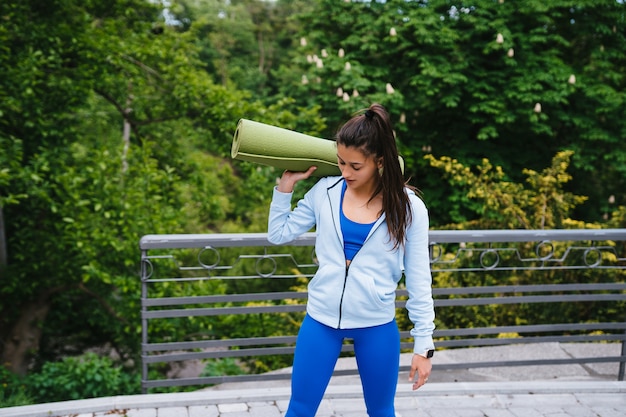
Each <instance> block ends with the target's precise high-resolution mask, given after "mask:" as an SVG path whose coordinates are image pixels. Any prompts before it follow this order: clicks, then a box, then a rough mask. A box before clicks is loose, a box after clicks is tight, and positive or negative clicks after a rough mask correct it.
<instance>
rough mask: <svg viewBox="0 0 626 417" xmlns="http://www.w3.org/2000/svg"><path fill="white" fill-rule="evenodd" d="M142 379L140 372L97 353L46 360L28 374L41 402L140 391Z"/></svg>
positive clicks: (127, 393)
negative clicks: (131, 372)
mask: <svg viewBox="0 0 626 417" xmlns="http://www.w3.org/2000/svg"><path fill="white" fill-rule="evenodd" d="M139 382H140V381H139V377H138V375H136V374H134V375H133V374H129V373H126V372H125V371H124V369H123V368H122V367H121V366H116V365H115V364H114V363H113V361H112V360H111V359H109V358H107V357H101V356H98V355H96V354H94V353H87V354H84V355H82V356H79V357H68V358H65V359H63V360H62V361H60V362H47V363H46V364H45V365H44V366H43V368H42V369H41V371H40V372H38V373H35V374H32V375H30V376H29V377H28V387H29V390H30V392H31V394H32V395H33V398H35V400H36V401H38V402H41V403H44V402H51V401H64V400H78V399H82V398H95V397H109V396H114V395H129V394H133V393H135V394H137V393H139V392H140V388H141V387H140V384H139Z"/></svg>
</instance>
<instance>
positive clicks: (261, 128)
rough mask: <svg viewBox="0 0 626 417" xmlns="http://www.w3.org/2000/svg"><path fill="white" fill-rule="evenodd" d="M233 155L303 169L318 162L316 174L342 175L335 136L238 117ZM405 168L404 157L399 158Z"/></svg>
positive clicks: (318, 175)
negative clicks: (309, 132)
mask: <svg viewBox="0 0 626 417" xmlns="http://www.w3.org/2000/svg"><path fill="white" fill-rule="evenodd" d="M230 154H231V157H232V158H233V159H238V160H241V161H248V162H254V163H257V164H262V165H268V166H272V167H276V168H280V169H282V170H289V171H306V170H307V169H309V167H310V166H311V165H315V166H317V169H316V170H315V172H314V173H313V175H314V176H317V177H325V176H330V175H341V171H340V170H339V166H338V164H337V146H336V142H335V141H334V140H329V139H321V138H316V137H314V136H309V135H305V134H303V133H298V132H294V131H293V130H288V129H283V128H280V127H276V126H271V125H267V124H264V123H259V122H254V121H252V120H247V119H241V120H239V123H237V129H236V130H235V135H234V136H233V145H232V148H231V151H230ZM400 167H401V168H402V170H403V171H404V161H403V159H402V158H400Z"/></svg>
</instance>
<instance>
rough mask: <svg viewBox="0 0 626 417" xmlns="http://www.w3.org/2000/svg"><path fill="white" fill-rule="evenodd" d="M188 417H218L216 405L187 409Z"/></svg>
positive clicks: (196, 406) (195, 406)
mask: <svg viewBox="0 0 626 417" xmlns="http://www.w3.org/2000/svg"><path fill="white" fill-rule="evenodd" d="M187 413H188V414H189V417H218V416H219V415H220V413H219V411H218V410H217V406H216V405H194V406H190V407H188V408H187Z"/></svg>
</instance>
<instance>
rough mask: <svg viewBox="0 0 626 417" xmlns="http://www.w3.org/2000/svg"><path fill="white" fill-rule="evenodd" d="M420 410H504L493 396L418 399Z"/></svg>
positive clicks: (448, 396)
mask: <svg viewBox="0 0 626 417" xmlns="http://www.w3.org/2000/svg"><path fill="white" fill-rule="evenodd" d="M416 401H417V407H418V408H426V409H430V408H447V409H459V410H466V409H470V408H478V409H483V408H503V407H502V404H500V403H499V402H498V400H497V399H496V397H495V396H493V395H472V396H464V395H438V396H433V397H419V398H416Z"/></svg>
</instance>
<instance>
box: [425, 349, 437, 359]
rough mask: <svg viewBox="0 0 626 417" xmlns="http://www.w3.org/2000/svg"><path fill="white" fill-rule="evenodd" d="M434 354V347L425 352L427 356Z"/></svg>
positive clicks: (430, 356)
mask: <svg viewBox="0 0 626 417" xmlns="http://www.w3.org/2000/svg"><path fill="white" fill-rule="evenodd" d="M434 355H435V349H430V350H429V351H428V352H426V357H427V358H432V357H433V356H434Z"/></svg>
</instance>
